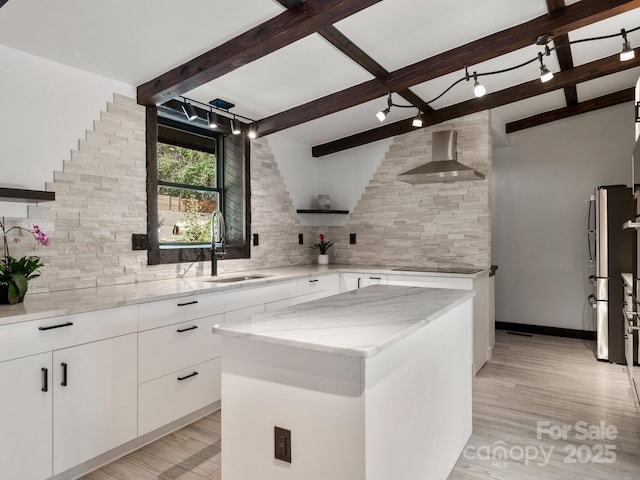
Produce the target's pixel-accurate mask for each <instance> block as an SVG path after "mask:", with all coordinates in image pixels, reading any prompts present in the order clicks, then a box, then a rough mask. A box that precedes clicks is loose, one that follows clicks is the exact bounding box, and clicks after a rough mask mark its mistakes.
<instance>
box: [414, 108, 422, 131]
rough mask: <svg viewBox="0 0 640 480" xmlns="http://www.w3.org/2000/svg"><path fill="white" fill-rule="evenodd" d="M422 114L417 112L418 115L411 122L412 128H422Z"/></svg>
mask: <svg viewBox="0 0 640 480" xmlns="http://www.w3.org/2000/svg"><path fill="white" fill-rule="evenodd" d="M422 123H423V122H422V112H421V111H420V110H418V114H417V115H416V116H415V118H414V119H413V121H412V122H411V126H412V127H416V128H420V127H422Z"/></svg>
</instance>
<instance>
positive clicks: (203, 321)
mask: <svg viewBox="0 0 640 480" xmlns="http://www.w3.org/2000/svg"><path fill="white" fill-rule="evenodd" d="M223 318H224V317H223V315H214V316H211V317H204V318H199V319H197V320H190V321H188V322H182V323H178V324H176V325H168V326H166V327H161V328H155V329H153V330H147V331H144V332H140V333H139V334H138V383H145V382H148V381H149V380H153V379H154V378H158V377H161V376H163V375H166V374H167V373H171V372H176V371H178V370H180V369H182V368H185V367H188V366H189V365H195V364H197V363H202V362H204V361H206V360H210V359H212V358H216V357H219V356H220V338H219V337H218V336H217V335H212V334H211V329H212V328H213V326H214V325H215V324H220V323H223Z"/></svg>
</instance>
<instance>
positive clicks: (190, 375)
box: [178, 372, 198, 382]
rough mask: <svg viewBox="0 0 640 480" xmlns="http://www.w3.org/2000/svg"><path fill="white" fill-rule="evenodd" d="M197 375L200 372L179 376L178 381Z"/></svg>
mask: <svg viewBox="0 0 640 480" xmlns="http://www.w3.org/2000/svg"><path fill="white" fill-rule="evenodd" d="M196 375H198V372H193V373H190V374H189V375H186V376H184V377H178V381H180V382H181V381H183V380H186V379H187V378H191V377H195V376H196Z"/></svg>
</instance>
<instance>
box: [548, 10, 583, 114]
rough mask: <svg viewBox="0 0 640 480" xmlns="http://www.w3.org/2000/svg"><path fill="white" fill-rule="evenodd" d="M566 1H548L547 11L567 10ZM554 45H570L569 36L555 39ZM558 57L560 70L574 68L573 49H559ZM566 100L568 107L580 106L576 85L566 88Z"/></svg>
mask: <svg viewBox="0 0 640 480" xmlns="http://www.w3.org/2000/svg"><path fill="white" fill-rule="evenodd" d="M565 7H566V5H565V2H564V0H547V10H548V11H549V13H555V12H557V11H558V10H562V9H563V8H565ZM553 43H554V45H569V35H568V34H566V33H563V34H561V35H558V36H557V37H556V38H554V41H553ZM556 56H557V58H558V64H559V65H560V70H570V69H572V68H573V55H572V54H571V47H570V46H568V47H564V48H558V49H557V50H556ZM564 98H565V100H566V102H567V106H568V107H571V106H572V105H577V104H578V89H577V87H576V86H575V85H571V86H570V87H566V88H565V89H564Z"/></svg>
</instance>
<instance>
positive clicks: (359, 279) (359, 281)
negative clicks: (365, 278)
mask: <svg viewBox="0 0 640 480" xmlns="http://www.w3.org/2000/svg"><path fill="white" fill-rule="evenodd" d="M361 281H362V279H361V278H360V277H358V288H360V283H361Z"/></svg>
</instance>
